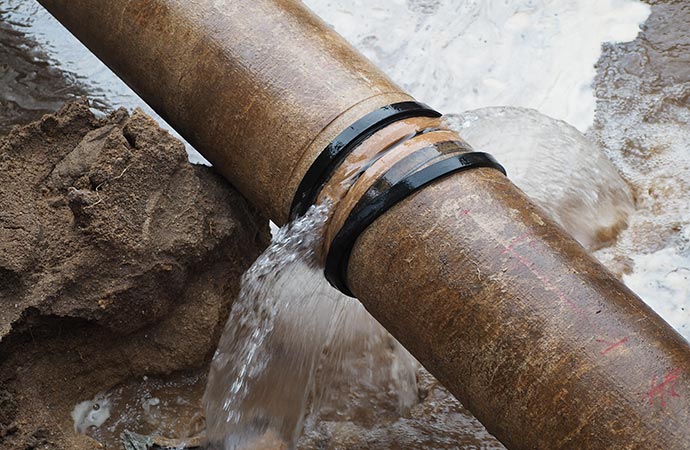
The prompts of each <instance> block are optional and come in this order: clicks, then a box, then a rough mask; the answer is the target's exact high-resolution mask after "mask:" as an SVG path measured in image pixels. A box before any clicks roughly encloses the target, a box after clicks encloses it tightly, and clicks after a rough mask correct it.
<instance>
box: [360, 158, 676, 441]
mask: <svg viewBox="0 0 690 450" xmlns="http://www.w3.org/2000/svg"><path fill="white" fill-rule="evenodd" d="M348 274H349V284H350V287H351V289H352V290H353V292H355V293H356V294H357V296H358V298H359V299H360V300H361V301H362V302H363V303H364V304H365V305H366V306H367V308H368V309H369V311H371V313H372V314H373V315H374V316H375V317H376V318H377V319H378V320H379V321H380V322H381V323H382V324H383V325H384V326H385V327H386V328H387V329H388V330H389V331H391V332H392V333H393V335H395V336H396V337H398V339H399V340H400V341H401V342H402V343H403V345H405V346H406V347H407V348H408V349H409V350H410V351H411V352H412V354H414V355H415V356H416V357H417V358H419V359H420V361H421V362H422V363H423V364H424V365H425V366H426V367H427V368H429V369H430V371H431V372H432V373H433V374H434V375H436V376H437V377H438V378H439V379H440V380H442V381H443V383H444V384H445V385H446V386H447V387H448V388H449V390H450V391H451V392H453V394H454V395H456V396H457V397H458V399H459V400H461V401H462V402H463V404H464V405H466V406H467V407H468V408H469V409H470V410H471V411H472V412H473V413H474V414H475V415H476V416H477V418H479V420H480V421H482V423H484V424H485V425H486V427H487V429H488V430H490V431H491V432H492V433H493V434H494V435H495V436H496V437H498V438H499V439H500V440H501V441H502V442H504V443H505V444H506V446H507V447H508V448H511V449H653V448H654V449H656V448H658V449H687V448H689V447H688V446H689V445H690V406H689V405H690V359H689V354H690V352H689V350H688V344H687V342H686V341H685V340H683V338H682V337H680V335H678V334H677V333H676V332H675V331H674V330H673V329H672V328H671V327H670V326H668V325H667V324H666V323H665V322H664V321H663V320H662V319H661V318H660V317H659V316H657V315H656V314H655V313H654V312H653V311H652V310H651V309H650V308H649V307H647V306H646V305H645V304H644V303H643V302H642V301H641V300H639V299H638V298H637V297H636V296H635V295H634V294H633V293H632V292H631V291H630V290H628V289H627V288H626V287H625V286H623V285H622V284H621V283H620V282H619V281H618V280H617V279H616V278H615V277H614V276H613V275H611V274H610V273H609V272H608V271H607V270H606V269H605V268H604V267H603V266H601V265H600V264H599V263H598V262H596V261H594V260H593V258H592V257H591V256H589V255H588V254H587V253H586V251H585V250H584V249H583V248H582V247H581V246H580V245H579V244H577V242H575V241H574V240H573V239H572V238H570V237H569V236H566V235H565V233H564V232H563V231H562V230H561V229H560V227H558V226H557V225H556V224H555V223H553V222H552V221H550V220H548V219H546V218H545V217H544V214H543V213H542V212H541V211H540V210H539V209H538V208H537V207H536V206H534V205H533V204H532V203H531V202H530V201H529V200H528V199H527V198H526V197H525V196H524V194H522V193H521V192H520V191H519V190H518V189H516V188H515V187H514V186H513V185H512V184H511V183H510V182H509V181H508V180H507V179H506V178H504V177H503V176H501V175H500V174H498V173H496V172H495V171H493V170H490V169H478V170H476V171H471V172H466V173H460V174H456V175H453V176H451V177H449V178H447V179H445V180H442V181H439V182H438V183H435V184H434V185H432V186H429V187H427V188H426V189H424V190H422V191H420V192H418V193H416V194H414V195H413V196H412V197H410V198H408V199H406V200H404V201H403V202H401V203H400V204H398V205H397V206H395V207H393V208H392V209H391V210H389V211H388V212H387V213H386V214H385V215H383V216H382V217H380V218H379V219H378V220H377V221H376V222H375V223H374V224H373V225H372V226H370V227H369V228H368V229H367V230H366V231H365V232H364V233H363V234H362V235H361V236H360V239H359V240H358V242H357V244H356V246H355V248H354V250H353V253H352V256H351V259H350V264H349V270H348ZM372 280H376V282H372Z"/></svg>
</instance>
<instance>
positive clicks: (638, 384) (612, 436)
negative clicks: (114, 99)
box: [40, 0, 690, 450]
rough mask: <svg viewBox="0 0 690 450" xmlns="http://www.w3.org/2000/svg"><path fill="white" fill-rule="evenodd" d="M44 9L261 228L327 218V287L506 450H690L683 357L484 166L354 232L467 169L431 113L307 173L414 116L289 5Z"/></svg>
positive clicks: (404, 98) (671, 337)
mask: <svg viewBox="0 0 690 450" xmlns="http://www.w3.org/2000/svg"><path fill="white" fill-rule="evenodd" d="M40 1H41V3H42V4H43V5H44V6H45V7H46V8H47V9H48V10H49V11H51V12H52V13H53V14H54V15H55V16H56V17H57V18H58V19H59V20H60V21H61V22H62V23H63V24H65V25H66V26H67V28H69V29H70V30H71V31H72V32H73V33H74V34H75V35H76V36H77V37H78V38H79V39H80V40H81V41H82V42H84V43H85V44H86V45H87V46H88V47H89V48H90V49H91V50H92V51H93V52H94V53H96V55H98V56H99V57H100V58H101V59H102V60H103V61H105V62H106V63H107V64H108V65H109V66H110V67H111V68H113V70H114V71H115V72H116V73H118V74H119V75H120V76H121V77H122V78H123V79H124V80H125V81H126V82H127V83H128V84H129V85H130V86H132V87H133V88H134V89H135V90H136V91H137V92H138V93H139V94H140V95H141V96H142V97H143V98H144V99H145V100H146V101H147V102H148V103H149V104H151V105H152V106H153V107H154V108H155V109H156V110H157V111H158V112H159V113H160V114H161V115H162V116H163V117H164V118H165V119H166V120H168V121H169V122H170V123H171V124H172V125H173V126H174V127H175V128H176V129H177V130H179V131H180V132H181V134H182V135H183V136H185V137H186V138H187V139H188V140H189V141H190V142H191V143H192V144H193V145H194V146H195V147H196V148H197V149H198V150H199V151H200V152H201V153H202V154H204V156H206V157H207V158H208V159H209V160H210V161H211V162H212V163H213V164H214V165H215V166H216V167H217V168H218V170H219V171H220V172H221V173H223V174H224V175H225V176H226V177H227V178H228V179H229V180H230V181H231V182H232V183H233V184H234V185H235V186H236V187H237V188H238V189H239V190H240V191H241V192H242V193H243V194H244V195H245V196H246V197H247V198H248V199H249V200H250V201H252V202H253V203H254V204H256V205H257V206H259V207H260V208H262V209H263V210H264V211H266V212H267V213H268V214H269V215H270V217H271V218H272V219H273V220H275V221H277V222H279V223H284V222H285V221H287V220H288V218H289V217H290V213H291V211H295V209H294V208H293V203H299V202H300V199H301V198H306V197H310V196H311V197H315V198H318V199H320V200H325V199H329V200H330V201H332V202H333V207H332V209H331V216H330V222H329V224H328V229H327V232H326V235H327V238H326V243H325V247H326V248H325V253H326V254H327V255H328V256H329V258H330V262H331V263H332V264H331V266H332V267H330V269H329V277H330V278H329V279H331V281H332V282H333V283H334V284H336V285H339V286H340V288H341V289H343V290H344V291H346V292H350V291H351V292H352V293H354V295H356V296H357V297H358V298H359V299H360V300H361V301H362V303H363V304H364V305H365V306H366V307H367V309H368V310H369V311H371V313H372V314H373V315H374V316H375V317H376V318H377V319H378V320H379V321H380V322H382V323H383V324H384V325H385V326H386V328H388V330H389V331H391V332H392V333H393V335H395V336H396V337H397V338H398V339H399V340H400V341H401V342H402V343H403V344H404V345H405V346H406V347H407V348H408V349H409V350H410V351H411V352H412V353H413V354H414V355H415V356H416V357H417V358H418V359H419V360H420V361H421V362H422V363H423V364H424V366H425V367H427V368H428V369H429V370H430V371H431V372H432V373H433V374H434V375H435V376H436V377H437V378H438V379H439V380H440V381H441V382H442V383H443V384H444V385H445V386H447V387H448V388H449V389H450V391H451V392H452V393H453V394H454V395H455V396H457V397H458V398H459V399H460V400H461V401H462V402H463V403H464V404H465V405H466V406H467V407H468V408H469V409H470V410H471V411H472V412H473V413H474V414H475V415H476V416H477V417H478V418H479V419H480V420H481V421H482V422H483V423H484V424H485V425H486V427H487V428H488V430H489V431H490V432H491V433H493V434H494V435H496V436H497V437H498V438H499V439H500V440H501V441H502V442H504V443H505V444H506V446H507V447H508V448H511V449H614V448H615V449H651V448H663V449H669V450H674V449H687V448H689V447H690V346H688V343H687V342H686V341H684V340H683V339H682V338H681V337H680V336H679V335H678V334H677V333H676V332H675V331H674V330H673V329H671V328H670V327H669V326H668V325H667V324H666V323H665V322H664V321H663V320H662V319H660V318H659V317H658V316H657V315H656V314H655V313H654V312H653V311H651V310H650V309H649V308H648V307H647V306H646V305H645V304H644V303H643V302H642V301H641V300H640V299H638V298H637V297H636V296H635V295H634V294H633V293H632V292H630V291H629V290H628V289H627V288H626V287H625V286H623V285H622V284H621V283H620V282H619V281H618V280H617V279H616V278H615V277H614V276H612V275H611V274H610V273H609V272H608V271H607V270H606V269H605V268H604V267H602V266H601V265H600V264H599V263H598V262H596V261H595V260H594V259H593V258H592V257H590V256H589V255H588V254H587V253H586V252H585V251H584V250H583V249H582V247H580V246H579V245H578V244H577V243H576V242H575V241H574V240H573V239H572V238H570V237H569V236H567V235H566V234H565V233H564V232H563V231H562V230H561V228H559V227H558V226H557V225H555V224H554V223H553V222H552V221H551V220H549V219H548V218H546V217H545V216H544V214H543V212H542V211H541V210H540V209H539V208H537V207H535V206H534V205H533V203H531V202H530V200H529V199H528V198H526V197H525V196H524V195H523V194H522V193H521V192H520V191H519V190H518V189H517V188H515V186H514V185H513V184H512V183H511V182H510V181H509V180H508V179H507V178H506V177H505V176H504V175H503V174H502V173H501V172H500V170H496V169H497V168H499V167H498V166H495V165H493V164H491V163H490V160H488V159H486V158H485V159H481V158H483V157H478V158H479V159H481V161H479V160H477V161H479V163H476V161H475V163H472V161H470V162H469V163H467V164H468V165H469V166H470V167H471V170H463V171H453V173H448V174H446V175H445V176H443V177H440V178H433V177H431V178H429V180H428V182H427V183H418V184H419V186H418V189H416V190H413V189H410V190H409V192H407V194H406V195H404V196H401V197H400V198H397V199H395V201H390V202H388V203H386V202H383V201H382V202H380V203H381V204H385V206H386V208H388V209H387V210H380V209H379V210H378V213H377V214H375V215H373V216H372V215H369V216H367V211H371V205H372V204H378V203H377V202H378V201H379V200H380V198H381V197H377V196H378V195H379V194H382V193H383V194H386V193H388V192H391V191H395V189H396V187H399V186H400V185H401V183H403V182H406V183H408V185H413V184H414V183H412V182H411V180H417V181H415V182H418V181H419V180H418V179H419V178H420V174H423V173H429V171H433V170H436V169H435V168H438V163H443V164H445V165H446V166H448V161H450V162H453V163H454V164H456V165H457V164H465V162H466V161H469V160H471V159H472V158H470V157H469V156H466V155H468V152H470V149H469V148H467V147H466V144H464V143H463V142H462V140H461V139H460V138H459V137H458V136H457V135H456V134H455V133H454V132H452V131H449V130H447V129H445V128H444V127H443V125H442V124H441V122H440V121H439V119H438V118H437V117H435V116H434V114H433V113H428V112H424V111H425V110H424V109H423V108H422V109H419V111H417V112H414V111H413V112H412V113H409V114H403V115H402V116H397V117H395V118H394V119H391V121H389V122H385V123H380V124H379V125H378V126H377V127H374V129H371V130H369V131H368V132H366V133H363V134H360V135H359V136H360V139H359V141H357V142H355V143H354V144H352V145H350V147H351V148H349V149H348V152H349V153H347V154H343V155H341V156H342V157H344V160H342V158H341V157H338V158H335V159H332V160H331V163H332V164H331V165H330V166H329V167H328V170H326V171H323V170H322V171H320V172H319V173H316V175H317V176H316V178H314V177H313V176H312V175H314V174H313V173H311V175H310V170H311V171H312V172H313V169H312V168H313V167H316V166H315V164H317V162H318V161H319V156H320V155H321V152H322V151H323V150H324V149H325V148H327V147H328V148H330V149H331V150H334V149H336V150H337V148H340V147H338V146H335V147H334V146H332V145H330V146H329V144H331V143H332V142H333V141H337V140H338V139H339V138H343V136H345V138H343V139H346V137H347V130H348V129H352V127H354V126H355V125H356V124H357V123H358V121H361V120H362V119H363V118H365V117H367V115H371V114H376V113H377V111H379V112H380V111H382V110H383V111H385V110H386V106H387V105H391V104H404V105H411V103H409V102H411V101H412V100H413V99H412V98H411V97H410V96H409V95H407V94H406V93H405V92H403V91H402V90H401V89H400V88H398V87H397V86H395V85H394V84H393V83H392V82H391V81H390V80H388V78H386V77H385V76H384V75H383V74H381V73H380V72H379V71H378V70H377V69H376V68H375V67H373V66H372V65H371V64H370V63H368V62H367V61H366V60H365V59H364V58H363V57H362V56H361V55H359V54H357V53H356V52H355V51H354V50H353V49H352V48H351V47H350V46H349V45H348V44H346V43H345V42H344V41H343V39H342V38H340V37H339V36H338V35H336V34H335V33H334V32H333V31H332V30H331V29H330V28H329V27H328V26H326V25H325V24H324V23H323V22H321V21H320V20H319V19H318V18H316V17H315V16H314V15H313V14H311V13H310V12H309V11H308V10H307V9H306V8H305V7H304V6H302V4H301V3H299V2H297V1H295V0H234V1H233V0H224V1H221V0H135V1H131V0H109V1H106V2H101V1H96V0H40ZM468 70H471V68H468ZM382 108H383V109H382ZM414 109H415V108H412V110H414ZM355 128H356V127H355ZM348 142H349V141H348ZM348 142H345V144H347V143H348ZM355 144H356V145H355ZM336 147H337V148H336ZM463 161H465V162H463ZM443 164H441V165H443ZM317 166H318V164H317ZM444 170H445V169H444ZM424 171H426V172H424ZM317 172H318V171H317ZM310 177H311V178H310ZM422 178H423V177H422ZM304 180H307V181H308V182H307V183H306V184H307V188H309V187H311V189H306V190H305V186H304V185H305V181H304ZM322 182H325V185H323V184H321V183H322ZM403 184H404V183H403ZM314 187H316V188H317V189H316V190H314ZM307 191H308V192H309V193H310V195H307V196H306V197H304V195H303V194H304V193H305V192H307ZM398 191H399V192H402V191H400V190H398ZM300 196H302V197H300ZM384 200H386V199H384ZM309 202H311V200H309ZM367 208H369V209H367ZM381 213H382V214H381ZM367 217H368V218H369V219H371V220H367ZM358 225H359V226H360V228H361V229H360V230H359V231H357V230H358V228H357V226H358ZM343 230H355V231H357V232H355V233H354V234H352V233H350V234H348V233H344V231H343ZM360 232H361V233H360ZM334 247H337V248H336V249H335V250H334ZM336 253H337V254H338V255H339V257H337V258H334V257H331V256H332V255H334V254H336ZM327 259H328V258H327Z"/></svg>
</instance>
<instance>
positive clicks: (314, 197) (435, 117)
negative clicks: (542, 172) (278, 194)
mask: <svg viewBox="0 0 690 450" xmlns="http://www.w3.org/2000/svg"><path fill="white" fill-rule="evenodd" d="M440 117H441V114H440V113H438V112H436V111H434V110H432V109H430V108H429V107H428V106H426V105H424V104H421V103H417V102H402V103H396V104H392V105H388V106H384V107H382V108H379V109H378V110H376V111H373V112H371V113H369V114H367V115H365V116H364V117H362V118H361V119H359V120H357V121H356V122H355V123H353V124H352V125H350V126H349V127H347V128H346V129H345V130H344V131H342V132H341V133H340V134H339V135H338V136H337V137H336V138H335V139H334V140H333V141H332V142H331V143H330V144H329V145H328V146H327V147H326V148H325V149H324V151H323V152H322V153H321V154H319V156H318V157H317V158H316V160H315V161H314V163H313V164H312V165H311V167H310V168H309V170H308V171H307V173H306V175H305V176H304V178H303V179H302V182H301V183H300V185H299V188H298V190H297V192H296V194H295V197H294V200H293V205H292V210H291V216H292V217H293V218H294V217H299V216H301V215H303V214H304V213H306V211H307V210H308V209H309V207H310V206H311V205H312V204H317V203H323V202H326V201H328V202H330V203H331V204H332V208H331V211H330V212H329V218H328V224H327V226H326V233H325V239H324V255H325V258H324V259H325V275H326V278H327V279H328V281H329V282H330V283H331V285H333V286H334V287H335V288H336V289H338V290H340V291H341V292H343V293H344V294H346V295H348V296H354V295H353V294H352V292H351V291H350V289H349V288H348V286H347V265H348V262H349V256H350V252H351V251H352V248H353V246H354V243H355V241H356V240H357V238H358V237H359V235H360V234H361V233H362V232H363V231H364V230H365V229H366V228H367V227H368V226H369V225H370V224H371V223H373V222H374V220H376V219H377V218H378V217H380V216H381V215H383V214H384V213H385V212H386V211H388V210H389V209H390V208H392V207H393V206H394V205H395V204H397V203H398V202H400V201H401V200H403V199H405V198H407V197H408V196H410V195H412V194H413V193H414V192H416V191H417V190H419V189H422V188H423V187H425V186H427V185H429V184H431V183H433V182H434V181H436V180H438V179H441V178H443V177H445V176H447V175H450V174H452V173H455V172H458V171H463V170H468V169H472V168H480V167H489V168H494V169H497V170H499V171H501V172H502V173H503V174H504V175H505V173H506V172H505V170H504V168H503V167H502V166H501V165H500V164H499V163H498V162H496V160H495V159H494V158H493V157H492V156H491V155H489V154H487V153H482V152H474V151H473V150H472V148H471V147H470V146H469V145H468V144H467V143H466V142H465V141H463V140H462V139H461V138H460V137H459V136H458V135H457V134H456V133H455V132H454V131H451V130H449V129H448V128H446V127H445V126H444V125H443V123H442V121H441V118H440Z"/></svg>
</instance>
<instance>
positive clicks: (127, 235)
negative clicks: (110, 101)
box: [0, 101, 268, 449]
mask: <svg viewBox="0 0 690 450" xmlns="http://www.w3.org/2000/svg"><path fill="white" fill-rule="evenodd" d="M0 186H2V188H1V191H0V447H1V448H8V449H15V448H16V449H39V448H41V449H63V448H70V449H82V448H83V449H87V448H88V449H91V448H96V447H97V446H98V444H97V443H96V441H94V440H92V439H90V438H88V437H86V436H84V435H79V434H77V433H75V432H74V428H73V427H74V424H73V421H72V418H71V416H70V413H71V411H72V409H73V408H74V406H75V404H76V403H78V402H80V401H83V400H86V399H91V398H92V397H93V396H94V395H95V394H96V393H98V392H101V391H104V390H106V389H108V388H111V387H113V386H115V385H118V384H121V383H124V382H131V381H132V380H134V379H137V378H140V377H142V376H143V375H166V374H171V373H173V372H179V371H184V370H190V369H194V368H200V367H205V366H206V365H207V364H206V363H207V362H208V361H209V359H210V357H211V355H212V353H213V351H214V349H215V346H216V342H217V338H218V336H219V333H220V330H221V327H222V324H223V322H224V319H225V317H226V315H227V311H228V308H229V305H230V303H231V301H232V299H233V298H234V296H235V295H236V293H237V291H238V289H239V280H240V276H241V274H242V273H243V272H244V270H245V269H246V268H247V267H248V266H249V265H250V264H251V262H252V261H253V260H254V259H255V258H256V256H258V254H259V253H260V251H261V250H262V249H263V248H264V247H265V246H266V245H267V242H268V226H267V220H266V219H265V218H263V217H261V216H260V215H259V214H258V213H257V212H256V211H255V210H254V209H252V208H250V207H249V206H248V204H247V203H246V202H245V200H244V199H243V198H242V197H241V196H240V195H239V194H238V193H236V192H235V191H234V190H233V189H232V187H230V186H229V185H228V183H227V182H225V181H224V180H223V179H222V178H221V177H220V176H218V175H217V174H216V173H214V172H213V170H212V169H211V168H208V167H202V166H193V165H191V164H189V163H188V162H187V158H186V153H185V150H184V146H183V144H181V143H180V142H179V141H177V140H176V139H174V138H172V137H171V136H170V135H168V133H167V132H165V131H163V130H161V129H160V128H158V126H157V125H156V123H155V122H154V121H153V120H151V119H150V118H149V117H147V116H146V115H145V114H144V113H142V112H140V111H137V112H135V113H134V114H132V116H131V117H129V115H128V114H127V113H126V112H125V111H123V110H119V111H116V112H114V113H113V114H111V115H110V116H108V117H106V118H104V119H97V118H95V117H94V116H93V114H92V113H91V112H90V111H89V108H88V105H87V104H86V102H85V101H78V102H74V103H70V104H68V105H66V106H65V107H64V108H62V109H61V110H60V111H58V112H57V113H56V114H49V115H46V116H44V117H43V118H42V119H41V120H40V121H38V122H35V123H32V124H30V125H27V126H25V127H16V128H14V129H13V130H12V131H11V132H10V133H9V134H8V135H7V136H6V137H4V138H0Z"/></svg>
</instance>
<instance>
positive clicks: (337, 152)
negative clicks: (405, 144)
mask: <svg viewBox="0 0 690 450" xmlns="http://www.w3.org/2000/svg"><path fill="white" fill-rule="evenodd" d="M410 117H441V113H439V112H438V111H435V110H433V109H431V108H430V107H429V106H427V105H425V104H423V103H418V102H412V101H410V102H400V103H393V104H391V105H387V106H383V107H381V108H379V109H377V110H375V111H372V112H370V113H369V114H367V115H365V116H364V117H362V118H361V119H358V120H357V121H356V122H355V123H353V124H352V125H350V126H349V127H347V128H346V129H345V130H344V131H342V132H341V133H340V134H339V135H338V136H336V137H335V139H333V141H332V142H331V143H330V144H328V146H327V147H326V148H325V149H324V150H323V151H322V152H321V153H320V154H319V156H317V157H316V160H314V162H313V163H312V165H311V166H310V167H309V169H308V170H307V173H306V174H305V175H304V178H302V181H301V182H300V184H299V186H298V188H297V191H296V192H295V196H294V198H293V200H292V206H291V207H290V218H291V219H295V218H297V217H300V216H303V215H304V214H305V213H306V212H307V210H309V208H310V207H311V206H312V205H313V204H314V203H315V202H316V199H317V197H318V195H319V192H321V189H322V188H323V186H324V185H325V184H326V182H327V181H328V179H329V178H330V177H331V175H333V172H334V171H335V169H336V168H337V167H338V166H339V165H340V164H341V163H342V162H343V160H344V159H345V158H346V157H347V155H349V154H350V153H351V152H352V150H354V149H355V148H357V146H359V145H360V144H361V143H362V142H364V140H366V139H367V138H369V137H371V135H372V134H374V133H376V132H377V131H380V130H382V129H383V128H385V127H387V126H388V125H390V124H392V123H394V122H397V121H399V120H403V119H408V118H410Z"/></svg>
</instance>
